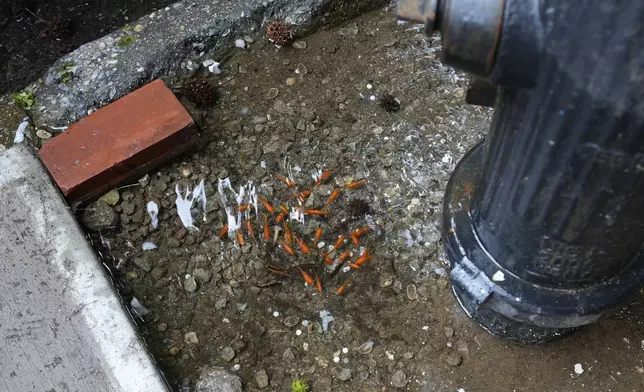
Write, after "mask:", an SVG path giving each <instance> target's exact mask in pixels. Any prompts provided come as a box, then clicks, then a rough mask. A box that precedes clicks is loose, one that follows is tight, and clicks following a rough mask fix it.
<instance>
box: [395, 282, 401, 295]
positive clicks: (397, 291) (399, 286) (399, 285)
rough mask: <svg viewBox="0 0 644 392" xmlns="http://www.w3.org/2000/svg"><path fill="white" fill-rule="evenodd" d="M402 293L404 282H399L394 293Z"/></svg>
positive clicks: (396, 283)
mask: <svg viewBox="0 0 644 392" xmlns="http://www.w3.org/2000/svg"><path fill="white" fill-rule="evenodd" d="M401 291H402V282H401V281H399V280H397V281H395V282H394V293H396V294H399V293H400V292H401Z"/></svg>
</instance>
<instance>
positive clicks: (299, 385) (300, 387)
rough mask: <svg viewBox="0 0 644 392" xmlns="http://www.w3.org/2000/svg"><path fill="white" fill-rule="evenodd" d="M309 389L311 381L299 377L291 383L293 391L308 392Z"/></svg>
mask: <svg viewBox="0 0 644 392" xmlns="http://www.w3.org/2000/svg"><path fill="white" fill-rule="evenodd" d="M308 390H309V383H308V382H306V380H303V379H301V378H299V377H298V378H296V379H295V380H293V382H292V383H291V392H306V391H308Z"/></svg>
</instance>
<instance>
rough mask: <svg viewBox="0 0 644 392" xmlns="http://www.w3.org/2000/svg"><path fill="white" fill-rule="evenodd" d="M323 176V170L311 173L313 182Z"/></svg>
mask: <svg viewBox="0 0 644 392" xmlns="http://www.w3.org/2000/svg"><path fill="white" fill-rule="evenodd" d="M321 176H322V169H318V170H314V171H313V172H312V173H311V177H313V181H317V180H319V179H320V177H321Z"/></svg>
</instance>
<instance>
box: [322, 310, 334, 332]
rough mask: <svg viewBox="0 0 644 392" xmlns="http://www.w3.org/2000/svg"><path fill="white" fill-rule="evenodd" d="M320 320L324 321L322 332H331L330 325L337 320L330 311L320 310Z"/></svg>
mask: <svg viewBox="0 0 644 392" xmlns="http://www.w3.org/2000/svg"><path fill="white" fill-rule="evenodd" d="M320 319H321V320H322V330H323V331H324V332H326V331H328V330H329V323H330V322H332V321H333V320H335V319H334V318H333V316H331V312H329V311H328V310H320Z"/></svg>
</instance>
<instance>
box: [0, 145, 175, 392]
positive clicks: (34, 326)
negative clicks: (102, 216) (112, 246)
mask: <svg viewBox="0 0 644 392" xmlns="http://www.w3.org/2000/svg"><path fill="white" fill-rule="evenodd" d="M0 190H1V191H2V195H3V197H2V198H1V199H0V254H1V255H3V262H2V263H0V298H2V301H1V303H0V320H2V322H1V323H0V336H2V337H3V339H1V340H0V355H1V356H2V358H5V359H6V360H5V361H3V363H4V365H3V366H2V367H0V385H2V386H4V388H3V390H7V391H32V390H38V391H53V390H57V391H58V390H75V391H76V390H78V391H105V392H111V391H113V392H117V391H118V392H121V391H137V392H147V391H149V392H153V391H154V392H158V391H166V390H168V389H167V387H166V384H165V381H164V379H163V377H162V376H161V374H160V373H159V372H158V371H157V369H156V367H155V365H154V364H153V362H152V360H151V358H150V356H149V355H148V353H147V351H146V349H145V347H144V346H143V343H142V341H141V339H140V338H139V336H138V335H137V332H136V330H135V328H134V325H133V324H132V322H131V320H130V318H129V317H128V316H127V313H126V312H125V311H124V309H123V306H122V304H121V301H120V299H119V297H118V296H117V294H116V292H115V290H114V288H113V286H112V283H111V281H110V279H109V278H108V276H107V275H106V273H105V271H104V269H103V266H102V265H101V262H100V261H99V260H98V258H97V257H96V254H95V253H94V250H93V249H92V247H91V246H90V245H89V243H88V242H87V240H86V239H85V236H84V234H83V232H82V231H81V230H80V228H79V227H78V225H77V223H76V219H75V218H74V216H73V215H72V213H71V211H70V210H69V208H68V207H67V205H66V204H65V202H64V200H63V198H62V196H61V195H60V193H59V192H58V189H56V188H55V186H54V185H53V184H52V182H51V180H50V178H49V175H48V174H47V172H46V171H45V169H44V168H43V167H42V165H41V164H40V162H39V161H38V159H37V158H36V157H35V156H34V154H33V152H32V151H31V149H30V148H29V147H28V146H25V145H16V146H14V147H12V148H10V149H8V150H6V151H5V152H3V153H0Z"/></svg>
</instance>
